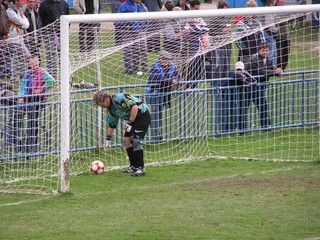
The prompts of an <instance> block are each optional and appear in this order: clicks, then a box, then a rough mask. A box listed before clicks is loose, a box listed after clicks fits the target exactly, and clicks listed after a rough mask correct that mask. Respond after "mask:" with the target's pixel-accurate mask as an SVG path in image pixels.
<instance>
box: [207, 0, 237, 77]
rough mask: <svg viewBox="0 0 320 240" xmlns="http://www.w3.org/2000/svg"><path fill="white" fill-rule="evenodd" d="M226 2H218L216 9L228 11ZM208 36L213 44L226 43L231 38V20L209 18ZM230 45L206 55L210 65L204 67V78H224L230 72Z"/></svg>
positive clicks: (221, 0)
mask: <svg viewBox="0 0 320 240" xmlns="http://www.w3.org/2000/svg"><path fill="white" fill-rule="evenodd" d="M228 8H229V5H228V3H227V2H226V1H224V0H220V1H218V4H217V9H228ZM208 27H209V36H210V38H211V39H212V40H213V41H214V42H218V43H220V44H221V43H222V44H224V43H226V42H228V41H230V40H229V39H230V38H231V19H230V18H228V17H220V18H219V20H218V19H217V18H211V19H210V20H209V22H208ZM231 54H232V43H229V44H226V45H224V46H222V47H220V48H218V49H214V50H212V51H210V52H208V53H207V55H206V59H207V61H208V62H209V63H210V64H207V65H206V78H207V79H216V78H225V77H227V75H228V72H229V71H230V61H231Z"/></svg>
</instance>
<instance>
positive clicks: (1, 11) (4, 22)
mask: <svg viewBox="0 0 320 240" xmlns="http://www.w3.org/2000/svg"><path fill="white" fill-rule="evenodd" d="M8 32H9V29H8V15H7V11H6V8H5V7H4V6H3V5H2V4H1V5H0V41H1V40H3V39H4V36H6V35H7V34H8Z"/></svg>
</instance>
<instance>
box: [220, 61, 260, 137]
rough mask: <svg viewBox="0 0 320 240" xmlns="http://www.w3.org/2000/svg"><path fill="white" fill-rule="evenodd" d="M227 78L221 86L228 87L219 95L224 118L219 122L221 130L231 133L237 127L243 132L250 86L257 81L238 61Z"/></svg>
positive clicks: (249, 99)
mask: <svg viewBox="0 0 320 240" xmlns="http://www.w3.org/2000/svg"><path fill="white" fill-rule="evenodd" d="M229 78H230V79H229V80H226V81H222V83H221V85H222V86H228V87H229V88H225V89H223V90H222V94H221V97H222V109H223V110H222V112H223V114H222V116H223V117H224V119H223V121H221V122H222V130H223V131H225V132H233V131H234V130H235V128H236V127H238V130H240V131H243V130H245V129H246V128H247V119H248V117H247V116H248V109H249V104H250V101H251V93H252V85H253V84H255V83H256V82H257V81H256V79H255V78H254V77H252V76H251V75H250V74H249V73H248V72H247V71H245V70H244V64H243V62H240V61H239V62H237V63H236V64H235V67H234V71H231V72H229ZM230 86H231V88H230ZM232 86H234V87H232ZM235 86H238V87H235Z"/></svg>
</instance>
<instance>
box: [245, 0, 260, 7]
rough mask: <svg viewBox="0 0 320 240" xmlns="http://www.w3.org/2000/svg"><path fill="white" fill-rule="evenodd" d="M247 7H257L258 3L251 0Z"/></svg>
mask: <svg viewBox="0 0 320 240" xmlns="http://www.w3.org/2000/svg"><path fill="white" fill-rule="evenodd" d="M246 6H247V7H257V6H258V5H257V3H256V1H254V0H249V1H248V2H247V4H246Z"/></svg>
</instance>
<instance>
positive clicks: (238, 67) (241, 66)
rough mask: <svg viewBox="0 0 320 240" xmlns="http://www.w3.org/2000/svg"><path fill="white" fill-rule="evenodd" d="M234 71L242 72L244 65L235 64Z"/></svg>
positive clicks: (241, 63)
mask: <svg viewBox="0 0 320 240" xmlns="http://www.w3.org/2000/svg"><path fill="white" fill-rule="evenodd" d="M234 69H235V70H238V69H241V70H244V64H243V62H241V61H240V62H237V63H236V65H234Z"/></svg>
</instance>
